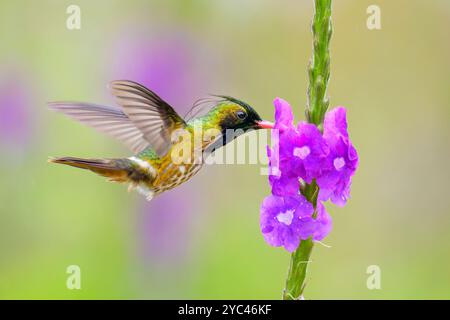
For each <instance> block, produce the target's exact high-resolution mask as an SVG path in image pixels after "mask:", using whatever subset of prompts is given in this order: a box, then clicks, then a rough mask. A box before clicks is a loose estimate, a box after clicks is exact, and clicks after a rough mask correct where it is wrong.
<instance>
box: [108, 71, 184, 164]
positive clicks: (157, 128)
mask: <svg viewBox="0 0 450 320" xmlns="http://www.w3.org/2000/svg"><path fill="white" fill-rule="evenodd" d="M110 88H111V92H112V94H113V95H114V96H115V97H116V98H117V101H118V103H119V104H120V105H121V106H122V109H123V112H124V113H125V114H126V115H127V116H128V118H129V119H130V120H131V121H132V122H133V123H134V125H135V126H136V127H137V128H139V130H140V131H141V132H142V134H143V137H144V139H145V140H147V141H148V143H149V145H150V146H151V147H152V148H153V149H154V150H155V151H156V153H157V154H158V155H160V156H162V155H164V154H165V153H166V152H167V150H168V149H169V148H170V146H171V143H172V142H171V135H172V133H173V132H174V131H175V130H176V129H180V128H184V127H185V126H186V122H185V121H184V120H183V119H182V118H181V117H180V116H179V115H178V114H177V113H176V111H175V110H174V109H173V108H172V107H171V106H170V105H169V104H168V103H167V102H165V101H164V100H162V99H161V98H160V97H159V96H158V95H157V94H156V93H154V92H152V91H151V90H149V89H147V88H146V87H144V86H143V85H140V84H139V83H136V82H133V81H127V80H120V81H113V82H111V84H110Z"/></svg>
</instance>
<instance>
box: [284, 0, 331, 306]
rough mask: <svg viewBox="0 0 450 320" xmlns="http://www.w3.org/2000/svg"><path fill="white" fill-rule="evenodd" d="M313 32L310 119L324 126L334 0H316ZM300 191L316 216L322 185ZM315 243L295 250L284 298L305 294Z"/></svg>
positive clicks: (289, 298) (309, 186) (309, 91)
mask: <svg viewBox="0 0 450 320" xmlns="http://www.w3.org/2000/svg"><path fill="white" fill-rule="evenodd" d="M312 33H313V54H312V58H311V61H310V64H309V69H308V72H309V86H308V104H307V108H306V119H307V120H308V122H310V123H314V124H315V125H317V126H318V127H319V128H321V129H322V127H323V119H324V117H325V112H326V111H327V109H328V105H329V99H328V95H327V86H328V80H329V79H330V50H329V44H330V39H331V33H332V27H331V0H315V12H314V18H313V22H312ZM300 191H301V192H302V194H303V195H304V196H305V197H306V199H307V200H308V201H309V202H311V203H312V204H313V206H314V214H313V217H315V216H316V212H315V209H316V205H317V195H318V192H319V187H318V186H317V184H316V182H315V181H313V182H312V183H311V184H309V185H305V186H304V187H302V188H301V190H300ZM313 246H314V243H313V240H312V239H311V238H310V239H307V240H302V241H301V242H300V245H299V247H298V248H297V250H296V251H295V252H294V253H293V254H292V256H291V262H290V266H289V271H288V275H287V279H286V287H285V289H284V291H283V299H285V300H297V299H302V298H303V291H304V289H305V285H306V274H307V271H308V265H309V262H310V257H311V252H312V249H313Z"/></svg>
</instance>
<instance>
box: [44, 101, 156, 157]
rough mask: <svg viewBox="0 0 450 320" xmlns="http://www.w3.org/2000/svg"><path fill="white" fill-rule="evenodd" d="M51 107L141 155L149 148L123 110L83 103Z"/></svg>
mask: <svg viewBox="0 0 450 320" xmlns="http://www.w3.org/2000/svg"><path fill="white" fill-rule="evenodd" d="M48 105H49V107H50V108H51V109H53V110H55V111H58V112H62V113H64V114H66V115H68V116H69V117H71V118H72V119H75V120H78V121H80V122H81V123H83V124H85V125H88V126H90V127H93V128H95V129H97V130H99V131H101V132H104V133H107V134H109V135H111V136H113V137H115V138H116V139H118V140H119V141H121V142H122V143H124V144H125V145H126V146H127V147H128V148H130V149H131V150H132V151H133V152H134V153H139V152H141V151H143V150H144V149H145V148H147V147H148V145H149V143H148V141H147V140H145V139H144V136H143V134H142V132H141V131H140V130H139V129H138V128H136V125H135V124H134V123H133V122H132V121H131V120H130V119H129V118H128V116H127V115H126V114H125V113H123V111H122V110H120V109H117V108H113V107H107V106H101V105H97V104H92V103H83V102H50V103H49V104H48Z"/></svg>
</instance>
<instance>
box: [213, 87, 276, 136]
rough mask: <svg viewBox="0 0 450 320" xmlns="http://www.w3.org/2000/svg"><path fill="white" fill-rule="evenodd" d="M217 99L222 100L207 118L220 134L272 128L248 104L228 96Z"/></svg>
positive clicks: (271, 125) (270, 124)
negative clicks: (229, 131)
mask: <svg viewBox="0 0 450 320" xmlns="http://www.w3.org/2000/svg"><path fill="white" fill-rule="evenodd" d="M218 97H219V98H222V99H223V100H221V101H220V102H219V103H218V104H217V105H216V106H215V107H213V108H212V109H211V110H210V111H209V112H208V115H207V116H208V118H209V119H210V121H212V122H213V123H214V125H215V126H216V127H217V128H218V129H219V130H221V131H222V133H225V132H226V131H227V130H239V129H240V130H244V131H246V130H249V129H254V130H256V129H270V128H272V127H273V124H272V123H270V122H268V121H263V120H262V119H261V117H260V116H259V114H258V113H257V112H256V111H255V110H254V109H253V108H252V107H251V106H250V105H249V104H247V103H245V102H243V101H241V100H238V99H236V98H233V97H229V96H218Z"/></svg>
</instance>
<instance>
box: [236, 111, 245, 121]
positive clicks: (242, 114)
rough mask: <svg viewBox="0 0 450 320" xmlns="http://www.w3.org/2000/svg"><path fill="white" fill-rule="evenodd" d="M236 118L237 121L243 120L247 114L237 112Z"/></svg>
mask: <svg viewBox="0 0 450 320" xmlns="http://www.w3.org/2000/svg"><path fill="white" fill-rule="evenodd" d="M236 116H237V117H238V118H239V119H241V120H244V119H245V118H247V113H245V112H244V111H241V110H239V111H237V112H236Z"/></svg>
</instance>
